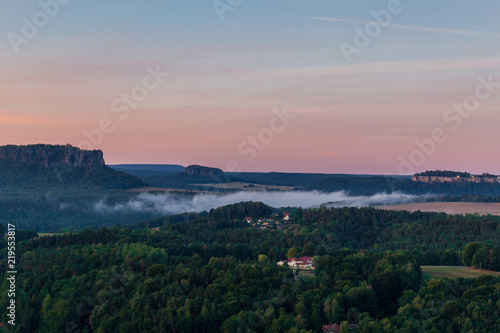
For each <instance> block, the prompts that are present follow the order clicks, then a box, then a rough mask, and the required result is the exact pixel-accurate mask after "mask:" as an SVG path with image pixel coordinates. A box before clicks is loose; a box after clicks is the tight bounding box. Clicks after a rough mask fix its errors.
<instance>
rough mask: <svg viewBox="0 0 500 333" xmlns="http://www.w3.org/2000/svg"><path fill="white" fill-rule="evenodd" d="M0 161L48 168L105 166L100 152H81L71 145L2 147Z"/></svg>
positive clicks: (0, 148)
mask: <svg viewBox="0 0 500 333" xmlns="http://www.w3.org/2000/svg"><path fill="white" fill-rule="evenodd" d="M0 159H7V160H13V161H18V162H23V163H29V164H37V165H42V166H44V167H46V168H49V167H61V166H65V167H88V166H92V167H99V168H103V167H104V166H105V163H104V156H103V153H102V151H100V150H92V151H90V150H81V149H80V148H76V147H73V146H71V145H66V146H54V145H42V144H39V145H28V146H14V145H9V146H2V147H0Z"/></svg>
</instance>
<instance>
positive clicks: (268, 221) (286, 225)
mask: <svg viewBox="0 0 500 333" xmlns="http://www.w3.org/2000/svg"><path fill="white" fill-rule="evenodd" d="M244 221H245V222H246V223H248V224H250V226H251V227H253V228H257V229H261V230H294V229H295V225H293V224H292V219H291V218H290V213H283V217H281V218H280V217H278V214H273V215H271V216H270V217H267V218H262V219H258V220H257V221H254V220H253V219H252V218H251V217H245V219H244Z"/></svg>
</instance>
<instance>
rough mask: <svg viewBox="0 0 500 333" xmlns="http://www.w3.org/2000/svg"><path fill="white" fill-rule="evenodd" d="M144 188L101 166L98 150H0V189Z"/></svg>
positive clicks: (40, 147)
mask: <svg viewBox="0 0 500 333" xmlns="http://www.w3.org/2000/svg"><path fill="white" fill-rule="evenodd" d="M141 186H145V183H144V182H143V181H142V180H140V179H139V178H137V177H135V176H131V175H128V174H126V173H123V172H120V171H116V170H113V169H111V168H109V167H107V166H106V165H105V162H104V157H103V153H102V151H100V150H94V151H86V150H81V149H79V148H76V147H72V146H70V145H65V146H61V145H42V144H39V145H28V146H12V145H9V146H3V147H0V189H3V190H5V189H13V190H16V191H17V190H23V189H29V190H32V189H58V188H63V189H65V190H68V189H74V190H82V189H129V188H134V187H141Z"/></svg>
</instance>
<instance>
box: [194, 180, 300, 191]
mask: <svg viewBox="0 0 500 333" xmlns="http://www.w3.org/2000/svg"><path fill="white" fill-rule="evenodd" d="M198 186H208V187H214V188H221V189H228V190H239V191H291V190H293V189H295V188H296V187H295V186H278V185H259V184H250V183H242V182H233V183H223V184H198Z"/></svg>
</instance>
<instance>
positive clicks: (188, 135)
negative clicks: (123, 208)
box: [0, 0, 500, 174]
mask: <svg viewBox="0 0 500 333" xmlns="http://www.w3.org/2000/svg"><path fill="white" fill-rule="evenodd" d="M0 1H1V3H2V9H3V10H2V11H1V12H0V36H1V38H0V145H4V144H34V143H47V144H72V145H75V146H79V147H81V148H84V149H101V150H103V151H104V155H105V159H106V162H107V164H120V163H141V164H143V163H150V164H181V165H185V166H187V165H190V164H201V165H207V166H213V167H218V168H221V169H223V170H226V171H261V172H267V171H283V172H320V173H363V174H412V173H414V172H420V171H424V170H436V169H441V170H444V169H446V170H459V171H469V172H473V173H483V172H490V173H496V174H500V154H498V143H499V142H500V131H498V124H499V123H500V112H499V111H500V110H499V106H500V52H499V51H500V21H499V20H498V17H499V14H500V2H498V1H496V0H484V1H472V0H470V1H464V0H454V1H451V0H450V1H434V0H419V1H411V0H401V1H398V0H388V1H379V0H356V1H341V0H330V1H325V0H311V1H302V0H287V1H278V0H252V1H250V0H216V1H211V0H203V1H201V0H197V1H196V0H193V1H186V0H183V1H181V0H178V1H169V0H162V1H160V0H151V1H138V0H132V1H124V0H121V1H117V0H116V1H114V0H110V1H102V0H99V1H98V0H87V1H77V0H58V1H57V0H41V1H6V0H0Z"/></svg>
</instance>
